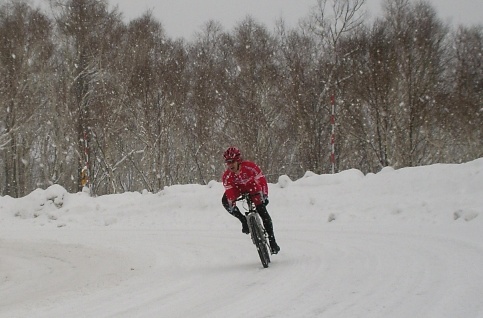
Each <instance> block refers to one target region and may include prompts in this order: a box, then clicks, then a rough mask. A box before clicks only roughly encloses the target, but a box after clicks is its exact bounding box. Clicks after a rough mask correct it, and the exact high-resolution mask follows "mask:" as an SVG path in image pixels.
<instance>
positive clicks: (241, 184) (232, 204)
mask: <svg viewBox="0 0 483 318" xmlns="http://www.w3.org/2000/svg"><path fill="white" fill-rule="evenodd" d="M223 157H224V158H225V163H226V165H227V169H226V171H225V173H224V174H223V177H222V181H223V186H224V187H225V193H224V194H223V197H222V199H221V202H222V204H223V207H224V208H225V209H226V210H227V211H228V213H230V214H231V215H233V216H234V217H236V218H237V219H239V220H240V222H241V223H242V232H243V233H245V234H248V233H250V231H249V229H248V224H247V219H246V217H245V216H244V215H243V214H242V213H241V212H240V210H239V209H238V207H237V206H236V199H237V198H238V197H239V196H240V195H241V194H242V193H247V192H248V193H250V195H251V197H252V200H253V203H255V207H256V209H257V212H258V214H259V215H260V217H261V218H262V221H263V226H264V227H265V230H266V231H267V234H268V240H269V243H270V248H271V250H272V253H273V254H277V253H278V252H279V251H280V247H279V246H278V245H277V242H276V241H275V235H274V233H273V224H272V218H271V217H270V214H268V211H267V208H266V205H267V204H268V185H267V179H266V178H265V176H264V175H263V172H262V170H261V169H260V167H259V166H257V165H256V164H255V163H253V162H251V161H248V160H243V159H242V156H241V153H240V150H239V149H238V148H236V147H229V148H228V149H227V150H226V151H225V152H224V154H223Z"/></svg>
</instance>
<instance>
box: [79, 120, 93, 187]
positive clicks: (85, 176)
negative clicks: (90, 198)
mask: <svg viewBox="0 0 483 318" xmlns="http://www.w3.org/2000/svg"><path fill="white" fill-rule="evenodd" d="M87 137H88V135H87V131H86V130H84V159H85V165H84V167H83V169H82V180H81V182H82V186H83V187H84V186H87V187H88V188H89V190H90V188H91V184H90V171H89V143H88V139H87Z"/></svg>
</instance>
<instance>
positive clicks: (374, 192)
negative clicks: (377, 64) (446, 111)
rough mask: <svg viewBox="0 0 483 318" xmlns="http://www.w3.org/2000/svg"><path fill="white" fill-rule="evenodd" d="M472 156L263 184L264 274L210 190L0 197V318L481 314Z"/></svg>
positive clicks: (478, 210)
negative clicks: (271, 238) (276, 249)
mask: <svg viewBox="0 0 483 318" xmlns="http://www.w3.org/2000/svg"><path fill="white" fill-rule="evenodd" d="M482 190H483V159H478V160H475V161H473V162H469V163H466V164H460V165H433V166H428V167H418V168H407V169H401V170H392V169H390V168H386V169H384V170H383V171H381V172H380V173H378V174H369V175H366V176H364V175H363V174H362V173H360V172H359V171H357V170H349V171H344V172H341V173H339V174H336V175H320V176H319V175H314V174H311V173H307V174H306V176H305V177H304V178H302V179H300V180H296V181H291V180H289V179H288V178H287V177H283V176H282V177H280V180H279V182H278V183H277V184H271V185H270V205H269V206H268V208H269V211H270V212H271V215H272V218H273V221H274V225H275V232H276V234H277V239H278V242H279V244H280V246H281V249H282V250H281V252H280V254H278V255H273V256H272V263H271V264H270V267H269V268H267V269H263V267H262V266H261V263H260V261H259V258H258V254H257V253H256V250H255V248H254V246H253V244H252V243H251V241H250V239H249V237H248V236H247V235H244V234H242V233H241V225H240V223H239V221H238V220H236V219H235V218H233V217H231V216H230V215H228V214H227V213H226V212H225V211H224V209H223V208H222V206H221V204H220V198H221V195H222V192H223V188H222V186H221V184H220V183H218V182H215V181H212V182H211V183H210V184H209V185H207V186H200V185H180V186H172V187H168V188H166V189H165V190H163V191H162V192H160V193H155V194H152V193H125V194H120V195H108V196H102V197H97V198H91V197H89V196H88V195H86V194H85V193H77V194H69V193H66V192H65V190H64V189H63V188H62V187H60V186H52V187H50V188H49V189H47V190H36V191H34V192H33V193H31V194H30V195H28V196H27V197H25V198H21V199H12V198H10V197H0V275H1V276H0V317H8V318H11V317H49V318H52V317H70V318H72V317H183V318H185V317H197V318H199V317H210V318H211V317H223V318H226V317H243V318H246V317H331V318H334V317H344V318H347V317H351V318H352V317H371V318H373V317H381V318H387V317H391V318H396V317H404V318H408V317H411V318H414V317H424V318H428V317H435V318H441V317H448V318H450V317H451V318H454V317H465V318H468V317H483V302H482V299H483V195H482V192H483V191H482Z"/></svg>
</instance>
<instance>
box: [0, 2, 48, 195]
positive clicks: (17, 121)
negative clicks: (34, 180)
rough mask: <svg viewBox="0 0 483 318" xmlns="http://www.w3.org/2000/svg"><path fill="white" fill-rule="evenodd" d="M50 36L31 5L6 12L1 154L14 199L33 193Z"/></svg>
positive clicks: (0, 79) (1, 16) (0, 23)
mask: <svg viewBox="0 0 483 318" xmlns="http://www.w3.org/2000/svg"><path fill="white" fill-rule="evenodd" d="M50 31H51V29H50V21H49V19H48V18H47V17H46V16H45V15H43V14H42V13H40V12H39V10H33V9H31V8H30V6H29V5H28V4H26V3H25V2H19V1H12V2H7V3H5V4H3V5H1V6H0V39H1V40H0V69H1V72H0V74H1V75H0V94H1V96H2V98H1V99H0V150H1V158H2V160H3V184H4V188H3V189H4V191H3V193H4V194H7V195H10V196H13V197H19V196H23V195H25V194H27V193H29V191H31V190H32V189H31V178H30V175H31V173H32V169H33V162H34V161H35V152H34V150H33V149H32V144H33V143H34V140H35V139H36V138H37V135H36V133H37V132H38V129H39V126H38V125H40V124H41V123H40V122H39V116H42V114H41V113H40V109H41V108H42V107H44V106H45V104H44V103H45V95H43V92H42V84H43V82H42V77H41V75H42V72H43V70H44V69H45V65H47V64H48V63H47V60H48V59H49V58H50V56H51V54H52V44H51V41H50ZM42 117H43V116H42Z"/></svg>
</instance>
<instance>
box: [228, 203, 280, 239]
mask: <svg viewBox="0 0 483 318" xmlns="http://www.w3.org/2000/svg"><path fill="white" fill-rule="evenodd" d="M265 202H267V203H266V204H268V200H267V201H265ZM221 204H222V205H223V207H224V208H225V209H226V211H228V213H230V214H231V215H233V216H234V217H236V218H237V219H239V220H240V221H241V222H243V220H242V218H243V219H244V218H245V216H244V215H243V214H242V213H241V212H240V210H239V209H238V207H235V208H233V209H231V208H230V204H229V203H228V199H227V198H226V194H223V197H222V198H221ZM266 204H264V203H262V204H259V205H257V206H256V207H255V208H256V209H257V212H258V214H259V215H260V217H261V218H262V221H263V226H264V227H265V230H266V231H267V233H268V237H269V238H271V239H273V238H275V235H274V233H273V223H272V218H271V217H270V214H269V213H268V211H267V206H266Z"/></svg>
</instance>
